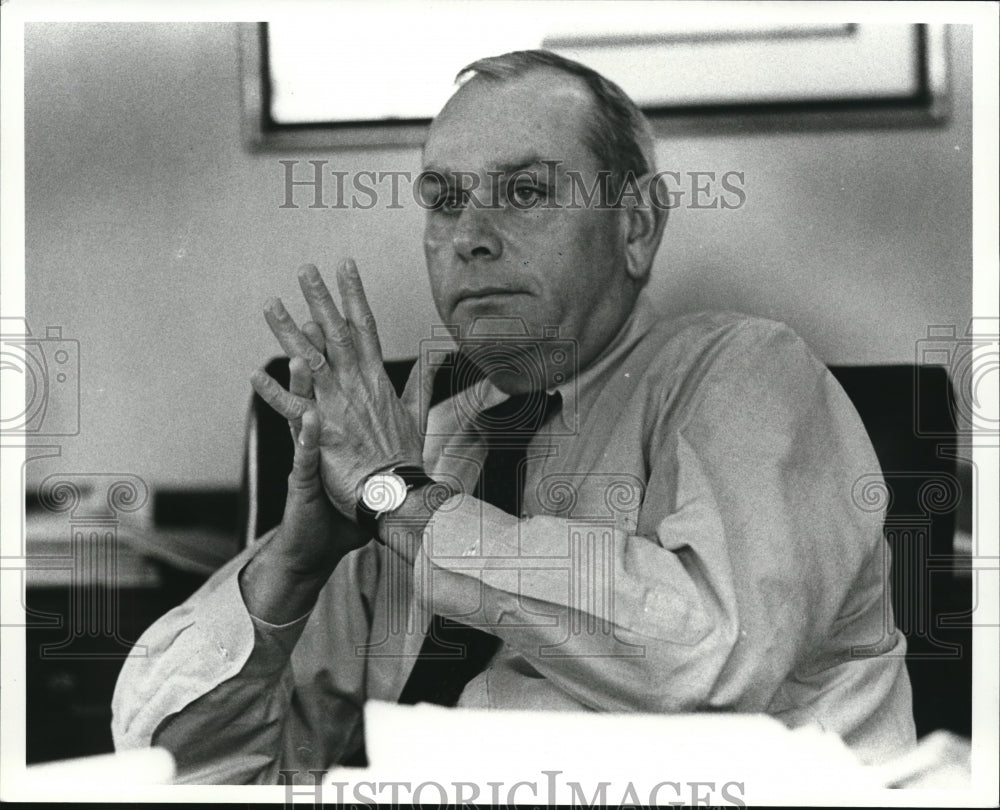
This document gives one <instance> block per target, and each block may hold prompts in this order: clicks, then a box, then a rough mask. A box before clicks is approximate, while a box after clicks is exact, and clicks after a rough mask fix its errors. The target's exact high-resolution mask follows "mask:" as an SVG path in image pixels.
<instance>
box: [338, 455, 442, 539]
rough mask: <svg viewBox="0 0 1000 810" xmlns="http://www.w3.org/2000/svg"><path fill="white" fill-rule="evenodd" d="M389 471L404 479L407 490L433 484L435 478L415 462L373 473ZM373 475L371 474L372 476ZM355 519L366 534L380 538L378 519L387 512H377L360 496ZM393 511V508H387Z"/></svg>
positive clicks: (383, 473)
mask: <svg viewBox="0 0 1000 810" xmlns="http://www.w3.org/2000/svg"><path fill="white" fill-rule="evenodd" d="M387 473H390V474H393V475H397V476H399V477H400V478H402V479H403V483H404V484H405V485H406V490H407V492H409V491H410V490H411V489H419V488H420V487H423V486H426V485H428V484H433V483H434V479H433V478H431V477H430V476H429V475H427V473H425V472H424V471H423V469H422V468H420V467H418V466H416V465H415V464H401V465H400V466H398V467H392V468H391V469H388V470H383V471H381V472H377V473H372V475H385V474H387ZM370 477H371V476H369V478H370ZM354 511H355V519H356V520H357V522H358V526H359V527H361V529H363V530H364V532H365V533H366V534H369V535H370V536H372V537H374V538H376V539H377V538H378V536H379V534H378V519H379V518H380V517H381V516H382V515H384V514H386V512H376V511H375V510H374V509H372V508H371V507H369V506H368V504H366V503H365V502H364V499H363V498H358V502H357V505H356V506H355V510H354ZM388 511H391V510H387V512H388Z"/></svg>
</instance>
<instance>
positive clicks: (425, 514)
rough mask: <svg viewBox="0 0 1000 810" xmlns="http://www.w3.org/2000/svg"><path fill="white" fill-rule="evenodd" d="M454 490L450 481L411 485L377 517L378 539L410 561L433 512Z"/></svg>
mask: <svg viewBox="0 0 1000 810" xmlns="http://www.w3.org/2000/svg"><path fill="white" fill-rule="evenodd" d="M455 494H457V493H456V492H455V491H454V489H453V488H452V487H451V486H450V485H449V484H447V483H445V482H441V481H435V482H434V483H433V484H427V485H424V486H422V487H416V488H414V489H411V490H410V491H409V492H407V493H406V499H405V500H404V501H403V503H402V505H401V506H400V507H399V508H398V509H396V510H394V511H392V512H389V513H386V514H384V515H381V516H380V517H379V520H378V537H379V540H380V542H382V543H383V544H384V545H386V546H388V547H389V548H390V549H392V550H393V551H395V552H396V553H397V554H400V555H401V556H403V557H405V558H406V559H407V560H409V561H410V562H413V559H414V557H415V556H416V551H417V549H418V548H419V547H420V544H421V541H422V539H423V534H424V532H425V531H426V529H427V526H428V524H429V523H430V522H431V521H432V520H433V518H434V513H435V512H436V511H437V509H438V507H440V506H441V504H443V503H444V502H445V501H446V500H448V498H450V497H452V496H453V495H455Z"/></svg>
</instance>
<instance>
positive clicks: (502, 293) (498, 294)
mask: <svg viewBox="0 0 1000 810" xmlns="http://www.w3.org/2000/svg"><path fill="white" fill-rule="evenodd" d="M526 294H527V293H526V292H525V291H524V290H519V289H516V288H514V287H504V286H490V287H477V288H475V289H469V290H462V291H461V292H459V294H458V295H457V296H455V304H456V305H457V304H460V303H461V302H463V301H476V300H489V299H491V298H502V297H506V296H511V295H526Z"/></svg>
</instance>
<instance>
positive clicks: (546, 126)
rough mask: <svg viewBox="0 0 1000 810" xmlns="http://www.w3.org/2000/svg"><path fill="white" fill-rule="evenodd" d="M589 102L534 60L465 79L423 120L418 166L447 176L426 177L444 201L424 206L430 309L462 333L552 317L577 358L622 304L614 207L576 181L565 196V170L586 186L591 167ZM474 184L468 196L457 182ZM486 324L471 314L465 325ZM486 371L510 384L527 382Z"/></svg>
mask: <svg viewBox="0 0 1000 810" xmlns="http://www.w3.org/2000/svg"><path fill="white" fill-rule="evenodd" d="M589 104H590V100H589V96H588V93H587V90H586V88H585V87H584V86H583V85H582V84H580V83H578V82H577V80H576V79H575V78H574V77H571V76H566V75H564V74H560V73H558V72H555V71H549V70H538V71H536V72H533V73H531V74H528V75H527V76H524V77H521V78H518V79H514V80H510V81H506V82H494V81H487V80H472V81H470V82H469V83H468V84H466V85H465V86H463V87H462V88H461V89H460V90H459V91H458V92H457V93H456V95H455V96H454V97H453V98H452V100H451V101H450V102H449V103H448V105H447V106H446V107H445V109H444V111H443V112H442V113H441V115H440V116H439V117H438V118H437V119H436V120H435V122H434V124H433V125H432V127H431V131H430V135H429V138H428V140H427V143H426V146H425V148H424V169H425V171H428V172H436V173H438V174H439V175H441V176H443V177H444V178H445V180H446V187H444V188H441V187H440V183H439V181H437V180H435V179H431V180H428V181H427V182H426V183H425V187H424V193H425V195H429V196H431V197H436V196H437V194H438V193H440V194H443V195H444V196H445V199H446V203H445V205H444V206H442V207H441V208H440V209H438V210H430V211H428V214H427V222H426V227H425V230H424V254H425V256H426V260H427V269H428V273H429V275H430V282H431V291H432V294H433V296H434V301H435V303H436V305H437V309H438V313H439V314H440V316H441V318H442V320H443V321H444V323H446V324H453V325H457V326H459V328H460V334H461V336H462V338H463V339H465V338H467V337H468V336H469V334H470V331H472V330H473V324H474V322H475V321H476V320H477V319H481V318H507V319H513V318H520V319H521V320H522V321H523V322H524V325H525V326H526V328H527V332H528V335H529V336H530V338H533V339H536V340H537V339H539V338H542V337H543V336H544V335H546V334H549V335H551V334H552V332H551V331H549V332H546V329H547V328H552V327H555V328H556V329H557V330H558V338H559V339H562V340H564V339H567V338H569V339H573V340H575V341H576V342H577V357H578V365H579V367H580V368H583V367H586V366H587V365H588V364H589V363H590V362H591V361H592V360H593V359H594V358H595V357H596V356H597V354H599V352H600V351H601V349H603V348H604V346H606V345H607V343H608V341H609V340H610V339H611V338H612V337H613V336H614V335H615V334H616V332H617V331H618V329H619V328H620V326H621V325H622V323H623V322H624V320H625V318H626V317H627V315H628V313H629V312H630V311H631V307H632V304H633V302H634V294H635V292H634V290H635V288H634V284H633V283H632V281H631V280H630V279H629V277H628V274H627V273H626V270H625V266H626V260H625V250H624V240H625V228H624V220H623V215H622V212H621V211H620V210H618V209H608V208H606V207H603V206H601V205H599V202H600V201H599V199H597V198H595V199H594V200H592V201H591V203H590V204H589V205H584V204H583V197H582V195H581V194H580V193H579V189H578V193H577V195H576V196H577V206H575V207H570V203H571V201H572V197H573V195H572V183H571V180H570V178H569V176H568V175H567V172H577V173H579V176H580V178H581V179H582V181H583V182H584V183H585V185H586V188H587V189H590V188H592V187H593V185H594V183H595V182H596V179H597V176H598V169H599V167H598V165H597V161H596V159H595V157H594V156H593V154H591V152H590V150H589V149H588V148H587V147H586V145H585V144H584V143H583V140H582V137H581V135H582V133H583V132H584V131H585V118H586V114H587V110H588V106H589ZM556 161H557V162H558V168H557V169H553V168H552V167H551V165H550V164H549V162H556ZM458 173H461V174H460V175H459V174H458ZM432 177H433V176H432ZM553 178H554V180H555V182H554V183H553V182H552V180H553ZM474 184H475V185H477V186H478V187H477V188H476V189H475V190H474V191H472V192H471V195H472V196H474V197H475V198H476V200H477V201H478V202H479V205H478V206H477V205H476V204H475V202H473V201H471V200H463V199H461V197H462V195H461V194H458V193H456V192H457V188H458V187H464V188H466V189H469V188H470V187H472V186H473V185H474ZM578 185H579V184H578ZM547 204H548V205H551V206H555V205H558V206H559V207H550V208H546V205H547ZM493 323H497V322H495V321H494V322H493ZM491 331H493V332H495V329H494V327H493V326H490V325H489V323H488V322H486V321H480V324H479V328H478V329H477V330H475V332H474V333H473V334H476V333H478V335H480V336H481V335H483V333H484V332H487V333H489V332H491ZM522 343H523V340H522ZM546 374H547V375H548V376H549V379H547V380H546V384H547V385H549V384H551V383H552V379H551V375H550V374H548V372H546ZM490 376H491V378H492V379H493V381H494V382H495V383H496V384H497V385H499V386H500V387H501V388H504V389H505V390H508V391H511V392H517V391H518V390H522V389H523V388H524V385H525V382H524V381H523V380H520V381H519V380H517V379H514V378H513V377H512V376H511V375H506V377H505V375H503V374H499V375H497V374H492V373H491V375H490ZM514 376H516V375H514ZM536 385H537V383H536Z"/></svg>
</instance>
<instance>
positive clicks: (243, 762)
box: [112, 549, 367, 784]
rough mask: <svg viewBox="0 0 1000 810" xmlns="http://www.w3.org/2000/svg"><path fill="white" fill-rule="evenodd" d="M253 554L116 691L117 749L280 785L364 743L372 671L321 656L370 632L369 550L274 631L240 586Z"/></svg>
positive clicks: (128, 665)
mask: <svg viewBox="0 0 1000 810" xmlns="http://www.w3.org/2000/svg"><path fill="white" fill-rule="evenodd" d="M253 552H254V550H253V549H249V550H247V551H246V552H244V553H243V554H241V555H239V556H238V557H236V558H235V559H233V560H231V561H230V562H229V563H227V564H226V565H225V566H224V567H223V568H221V569H220V570H219V571H217V572H216V573H215V574H214V575H213V576H212V577H211V579H210V580H209V581H208V582H207V583H206V584H205V585H204V586H203V587H202V588H201V589H200V590H199V591H198V592H197V593H196V594H195V595H194V596H192V597H191V598H190V599H189V600H188V601H187V602H185V603H184V604H182V605H181V606H179V607H177V608H175V609H174V610H172V611H170V612H169V613H168V614H166V615H165V616H164V617H162V618H161V619H160V620H159V621H157V622H156V623H155V624H154V625H153V626H152V627H151V628H149V630H147V631H146V632H145V633H144V634H143V636H142V637H141V638H140V639H139V641H138V642H137V644H136V646H135V648H134V649H133V651H132V653H131V654H130V656H129V658H128V659H127V660H126V662H125V665H124V667H123V669H122V672H121V675H120V676H119V680H118V683H117V685H116V689H115V694H114V698H113V702H112V713H113V719H112V733H113V736H114V741H115V747H116V749H118V750H125V749H131V748H141V747H146V746H149V745H157V746H162V747H165V748H167V749H168V750H170V751H171V753H173V755H174V758H175V760H176V762H177V769H178V778H177V781H178V782H181V783H192V784H207V783H219V784H236V783H245V784H253V783H258V784H274V783H276V782H277V781H278V779H279V774H278V771H279V770H281V769H288V770H294V771H298V772H300V773H303V774H305V773H306V772H307V771H308V770H310V769H317V768H319V769H322V768H326V767H328V766H329V765H330V764H331V763H333V762H337V761H339V760H341V759H342V758H343V757H344V756H346V755H347V754H349V753H350V752H351V751H352V750H353V749H354V748H356V747H357V746H358V745H360V743H361V709H360V706H361V704H362V702H363V696H362V693H363V666H360V665H358V664H357V662H356V661H355V660H354V659H353V658H352V657H351V656H342V657H341V658H340V659H335V658H332V657H331V658H329V659H327V658H325V657H323V656H318V655H317V654H316V653H317V651H322V650H331V649H338V646H337V645H338V644H339V645H340V647H339V648H341V649H342V648H343V647H344V646H346V645H347V644H348V643H349V640H350V639H351V638H352V633H357V634H359V635H355V636H353V637H354V638H362V639H363V638H364V637H365V633H366V632H367V630H366V626H365V625H366V622H367V610H366V609H365V607H364V605H362V604H360V603H361V601H362V597H363V594H362V593H361V591H360V590H359V589H358V586H357V577H358V574H359V572H358V571H357V570H356V569H357V568H358V566H359V563H360V562H361V561H362V555H360V554H359V553H358V552H355V554H354V555H351V556H349V557H348V558H347V559H345V560H344V561H343V562H342V563H341V566H340V567H338V569H337V572H335V575H334V577H333V578H331V581H330V582H328V583H327V586H326V587H325V588H324V590H323V591H322V592H321V594H320V599H319V601H318V603H317V606H316V608H315V609H314V610H313V612H312V613H311V614H310V615H308V616H304V617H302V618H300V619H298V620H296V621H294V622H290V623H288V624H285V625H273V624H270V623H268V622H265V621H262V620H260V619H258V618H256V617H253V616H251V615H250V614H249V613H248V611H247V608H246V605H245V603H244V601H243V597H242V593H241V591H240V587H239V572H240V571H241V570H242V568H243V567H244V566H245V565H246V563H247V562H248V561H249V559H250V557H251V556H252V554H253ZM362 567H363V566H362ZM337 580H340V581H339V582H337ZM349 580H354V581H353V582H352V583H350V584H353V586H354V587H353V588H352V587H350V584H348V581H349ZM350 602H356V603H358V604H353V605H352V604H348V603H350ZM334 617H339V620H337V619H336V618H334ZM354 624H357V625H359V628H357V629H355V630H352V629H351V627H350V626H351V625H354ZM303 637H304V643H303V644H302V645H301V646H300V645H299V642H300V639H303ZM337 661H339V662H340V665H339V666H334V665H335V664H336V663H337ZM334 670H335V671H334Z"/></svg>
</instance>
